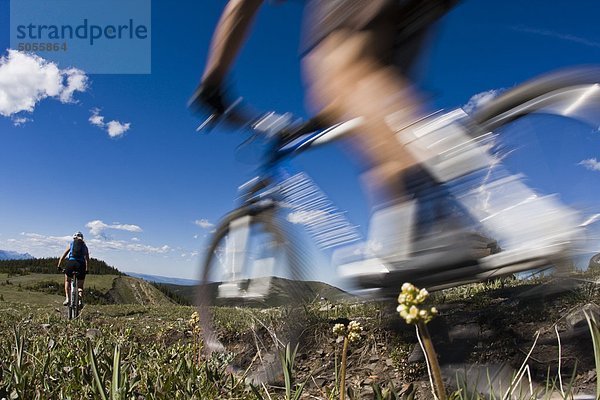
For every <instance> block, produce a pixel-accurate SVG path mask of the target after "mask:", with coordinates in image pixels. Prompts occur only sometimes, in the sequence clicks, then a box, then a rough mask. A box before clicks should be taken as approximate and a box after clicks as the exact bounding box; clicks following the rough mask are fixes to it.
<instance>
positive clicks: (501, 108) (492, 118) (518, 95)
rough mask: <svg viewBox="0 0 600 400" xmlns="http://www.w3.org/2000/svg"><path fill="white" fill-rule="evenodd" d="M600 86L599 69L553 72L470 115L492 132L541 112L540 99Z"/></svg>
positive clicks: (500, 97) (491, 101)
mask: <svg viewBox="0 0 600 400" xmlns="http://www.w3.org/2000/svg"><path fill="white" fill-rule="evenodd" d="M598 83H600V68H598V67H583V68H569V69H564V70H559V71H555V72H551V73H548V74H545V75H542V76H539V77H536V78H533V79H531V80H529V81H527V82H525V83H523V84H520V85H518V86H516V87H514V88H512V89H510V90H508V91H507V92H505V93H503V94H502V95H500V96H498V97H496V98H495V99H492V100H490V101H489V102H488V103H486V104H484V105H482V106H481V107H480V108H478V109H477V110H475V111H474V112H473V113H472V114H471V115H470V119H471V120H472V121H473V122H474V123H475V124H476V125H478V127H479V128H480V129H483V130H484V131H492V130H494V129H496V128H497V127H499V126H502V125H506V124H508V123H510V122H512V121H513V120H515V119H518V118H520V117H522V116H524V115H527V114H530V113H532V112H535V111H537V110H538V108H539V107H540V106H541V104H539V103H536V102H535V100H536V99H539V98H541V97H543V96H545V95H548V94H551V93H552V92H555V91H565V90H567V89H568V88H572V87H577V86H580V85H594V84H598ZM527 103H529V104H530V105H529V107H523V108H521V109H520V110H519V112H518V113H511V111H514V110H515V109H517V108H518V107H522V106H524V105H526V104H527ZM507 113H508V114H507Z"/></svg>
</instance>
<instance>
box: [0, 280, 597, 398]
mask: <svg viewBox="0 0 600 400" xmlns="http://www.w3.org/2000/svg"><path fill="white" fill-rule="evenodd" d="M33 275H34V274H32V275H27V276H22V277H11V278H9V279H10V280H11V281H13V280H14V281H13V284H12V285H1V286H0V294H2V295H3V296H4V301H0V315H1V316H2V318H0V399H1V398H3V397H4V398H7V399H9V398H11V395H12V396H13V398H19V399H74V400H75V399H85V398H90V399H102V398H106V399H110V400H116V399H128V400H129V399H135V400H138V399H220V398H224V399H240V400H246V399H248V400H251V399H255V398H257V397H258V396H259V395H260V396H261V397H262V398H268V397H271V398H273V399H276V398H282V396H284V393H285V389H283V388H280V389H275V388H267V389H268V392H267V391H266V390H265V389H263V388H260V391H259V393H258V395H257V393H255V392H253V391H252V389H251V388H250V387H249V386H247V385H245V384H244V382H242V381H241V380H240V378H239V377H236V376H231V375H229V374H228V373H227V372H226V369H225V368H226V363H225V361H224V360H226V358H211V359H206V358H201V359H200V360H199V357H198V355H199V352H200V350H201V346H202V343H201V341H199V340H198V339H197V337H195V336H194V333H193V330H192V327H191V326H190V325H189V322H188V320H189V319H190V316H191V314H192V313H193V312H194V310H195V309H194V308H193V307H186V306H178V305H174V304H172V303H169V302H168V300H164V301H163V300H161V299H162V298H161V297H160V296H159V295H158V294H156V293H155V292H153V291H151V290H149V289H148V288H147V287H146V286H135V285H134V283H137V281H136V280H131V278H119V282H120V283H118V284H117V285H116V286H119V285H124V286H123V288H122V289H123V290H122V292H121V294H122V295H123V296H124V297H127V296H130V297H131V299H134V300H135V298H136V296H138V297H139V296H140V295H141V293H144V296H146V297H145V299H146V300H148V299H149V300H151V301H145V302H143V303H139V302H138V303H137V304H134V303H135V302H133V301H132V304H111V305H86V307H85V308H84V309H83V311H82V314H81V317H80V318H79V319H78V320H75V321H67V320H66V319H65V317H64V312H63V311H64V308H63V307H59V306H58V302H60V301H62V297H61V296H53V295H49V294H46V293H42V292H35V291H28V290H27V289H26V287H28V286H32V285H35V284H38V283H40V282H42V283H43V282H46V281H50V280H52V279H55V280H56V279H58V282H61V280H60V279H61V276H60V275H56V276H52V275H42V274H38V275H37V276H33ZM90 278H99V280H98V281H97V284H98V285H99V286H100V285H102V284H103V283H102V282H103V281H102V279H106V281H104V286H102V287H103V288H104V289H106V290H109V289H111V288H112V281H111V284H110V285H109V284H108V282H109V280H110V279H111V278H109V277H98V276H90ZM5 279H6V276H0V283H1V282H2V280H5ZM17 279H19V280H17ZM112 279H114V276H113V277H112ZM89 282H90V283H92V284H93V280H92V279H90V281H89ZM19 283H20V284H21V289H20V291H19V287H18V284H19ZM527 284H528V283H527V282H517V281H507V282H498V281H496V282H490V283H488V284H481V285H472V286H470V287H463V288H460V289H453V290H450V291H445V292H441V293H439V294H436V296H434V297H435V299H434V300H435V305H436V306H438V305H442V304H445V305H446V310H447V311H446V315H450V319H451V321H450V323H453V322H454V319H452V317H453V316H456V317H458V316H459V313H463V312H470V313H477V314H474V316H473V319H470V320H469V321H468V322H469V323H475V322H476V323H477V324H479V325H480V327H481V330H482V331H483V330H484V329H491V328H492V327H494V326H499V327H500V328H502V329H504V328H505V326H504V325H506V324H507V322H510V323H512V321H514V319H522V320H523V321H526V322H527V323H528V324H530V325H531V326H533V327H534V328H535V329H540V328H542V327H543V326H548V325H551V324H552V323H553V322H552V321H560V320H559V319H558V318H559V317H558V315H559V314H560V312H561V310H563V311H564V310H567V309H570V307H571V305H574V304H575V303H576V302H578V301H579V300H580V299H579V297H578V296H570V295H569V296H566V297H564V298H563V299H562V300H560V299H554V298H549V299H547V300H546V301H543V302H542V305H545V306H546V307H547V308H546V309H543V310H542V311H541V312H533V311H532V310H533V309H532V308H530V306H528V305H527V304H526V303H527V302H528V301H526V300H525V299H521V300H519V301H517V302H515V301H511V297H510V296H509V295H512V294H514V293H516V292H515V291H514V288H521V286H523V287H524V288H526V285H527ZM156 292H158V293H160V292H159V291H158V290H157V291H156ZM155 295H156V296H157V297H156V298H155V297H153V296H155ZM9 296H14V297H10V298H8V297H9ZM152 299H153V300H152ZM499 299H500V300H501V302H498V300H499ZM599 300H600V299H599V298H598V296H597V292H596V291H594V293H593V295H586V296H585V301H586V302H587V301H596V302H598V301H599ZM388 303H389V304H388ZM394 308H395V301H394V300H393V299H392V300H391V301H390V302H387V303H384V304H381V303H364V304H352V303H349V302H346V303H330V302H324V301H315V302H313V303H311V304H310V305H308V306H306V307H305V308H303V312H304V313H306V315H305V318H306V319H305V320H303V323H304V326H303V327H304V328H305V329H304V330H303V334H304V335H305V337H307V338H308V339H310V340H309V345H308V346H307V347H305V348H301V349H300V350H299V353H298V356H297V357H296V361H295V362H296V363H298V365H296V368H295V371H297V372H298V374H299V375H298V378H299V379H300V380H299V382H304V381H307V386H306V388H305V389H304V392H303V396H305V395H306V396H308V395H309V394H310V395H313V396H316V397H315V398H323V397H325V398H326V397H327V396H324V395H323V393H332V392H331V390H332V388H333V387H334V386H335V366H334V365H333V360H334V357H335V356H334V353H333V352H332V349H335V348H336V343H335V340H334V339H333V338H332V335H331V327H332V325H331V322H332V321H333V320H335V319H337V318H348V319H351V320H359V321H360V322H361V324H362V325H363V326H364V329H365V335H366V337H365V338H364V340H363V341H362V342H361V343H362V345H361V347H357V348H356V349H354V350H353V352H352V354H350V358H349V360H350V362H349V366H350V369H349V371H348V374H349V375H348V377H349V379H350V380H349V382H350V386H353V387H354V389H353V390H355V389H356V388H357V387H358V384H357V383H356V381H357V379H362V378H365V376H366V375H365V374H366V373H367V372H365V371H366V370H367V367H369V368H371V366H372V365H377V364H379V363H385V362H386V361H387V362H392V363H393V364H394V367H393V368H394V372H395V373H396V374H397V376H398V375H401V376H402V382H403V383H405V384H409V383H412V382H415V381H418V382H426V379H427V378H423V376H424V374H423V372H424V369H423V367H422V366H420V367H419V366H417V367H415V366H414V365H407V364H406V358H407V356H408V354H409V353H410V349H411V347H412V346H411V344H409V343H410V342H408V341H407V338H408V336H409V335H414V330H412V329H408V328H406V327H402V326H400V322H399V318H397V315H396V318H395V319H394V318H393V317H394V314H396V313H395V311H394ZM554 309H556V310H557V311H552V312H551V310H554ZM453 312H454V314H452V313H453ZM475 315H476V317H475ZM541 316H545V317H546V318H547V319H548V320H549V321H550V322H549V323H548V324H546V325H543V323H542V322H540V318H541ZM492 317H493V318H492ZM286 318H289V316H286V315H283V314H282V313H281V310H279V309H276V308H272V309H268V310H261V309H258V308H253V309H240V308H237V307H236V308H229V307H218V308H216V320H217V322H218V325H219V326H220V329H221V332H222V333H223V334H224V335H225V336H227V337H228V338H230V339H232V340H238V341H239V340H240V338H241V337H244V336H243V333H244V332H247V331H248V330H249V329H250V328H251V326H252V325H254V324H255V321H257V320H260V322H261V323H264V324H265V325H269V326H271V325H277V324H280V323H282V321H284V320H285V319H286ZM528 321H531V322H528ZM545 322H548V321H545ZM502 329H500V330H499V331H500V332H501V333H502V332H504V330H502ZM434 341H435V338H434ZM480 344H481V345H482V346H483V347H484V351H483V352H482V353H481V355H480V354H473V356H472V357H473V359H472V362H473V364H474V365H477V364H478V361H477V357H479V356H482V355H483V353H484V352H485V356H486V357H487V356H489V354H488V352H489V351H493V349H494V348H495V346H497V344H495V342H494V341H493V340H492V339H487V338H482V339H481V343H480ZM510 346H512V347H513V350H515V351H514V354H516V355H519V351H518V349H515V347H518V348H519V349H521V350H523V349H525V350H527V347H526V346H525V345H524V344H519V345H518V346H517V345H516V344H515V343H510V344H509V345H508V347H510ZM546 346H547V345H546ZM337 347H339V346H337ZM381 349H384V350H381ZM507 350H510V349H509V348H507ZM380 351H383V352H384V353H387V356H388V358H389V359H388V360H385V359H380V357H381V355H382V353H380ZM566 352H567V348H565V354H563V356H564V358H565V361H566V360H567V357H568V356H569V354H567V353H566ZM495 354H499V353H495ZM514 354H513V355H514ZM552 357H556V355H552ZM311 360H313V361H312V364H310V363H308V362H309V361H311ZM484 362H485V361H484ZM322 367H326V369H324V370H322V371H321V372H320V374H321V375H320V376H321V378H319V377H317V376H315V378H317V379H329V380H328V381H325V383H323V386H322V387H321V388H320V389H319V390H321V391H320V392H318V391H317V389H315V387H314V385H313V381H312V380H311V377H312V375H311V374H313V373H314V372H315V370H317V369H321V368H322ZM411 368H413V369H415V371H413V372H411V370H410V369H411ZM563 368H564V366H563ZM578 368H581V367H579V366H578ZM565 371H566V370H565ZM579 371H581V373H587V372H588V370H580V369H578V372H577V373H578V374H579ZM323 377H326V378H323ZM353 382H354V383H353ZM374 385H375V386H376V387H378V388H380V389H381V388H384V389H385V390H383V389H381V390H380V392H382V393H383V392H384V391H386V390H387V391H388V392H389V393H392V392H398V391H399V386H398V385H397V382H396V383H394V382H393V381H388V380H384V379H383V378H381V379H380V380H378V381H377V382H375V383H374ZM418 385H420V383H418V384H415V387H417V386H418ZM421 386H422V387H425V389H424V390H427V389H426V388H427V384H426V383H425V384H424V385H421ZM359 389H360V388H359ZM388 389H389V390H388ZM554 389H555V388H554ZM542 390H544V388H543V387H542ZM319 393H320V394H319ZM357 393H358V392H357ZM428 394H429V395H431V393H430V392H429V393H428V392H426V391H424V392H423V391H422V392H420V396H421V397H418V398H430V397H427V395H428ZM16 396H18V397H16ZM319 396H320V397H319ZM357 396H358V394H357ZM382 396H383V395H382ZM382 396H380V397H381V398H384V397H382ZM351 398H358V397H351ZM371 398H374V397H373V396H371ZM377 398H379V397H377ZM385 398H395V397H385ZM453 398H454V399H480V397H477V396H476V395H470V394H466V392H464V393H463V394H462V395H457V394H456V393H455V396H454V397H453Z"/></svg>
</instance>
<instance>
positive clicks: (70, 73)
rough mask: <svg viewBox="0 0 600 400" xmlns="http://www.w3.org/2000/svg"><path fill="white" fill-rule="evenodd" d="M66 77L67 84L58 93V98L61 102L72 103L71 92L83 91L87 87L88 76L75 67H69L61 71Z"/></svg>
mask: <svg viewBox="0 0 600 400" xmlns="http://www.w3.org/2000/svg"><path fill="white" fill-rule="evenodd" d="M63 75H64V76H65V77H66V80H67V85H66V86H65V88H64V89H63V90H62V92H61V93H60V96H59V99H60V101H61V102H63V103H73V102H75V101H74V100H73V94H74V93H75V92H85V90H86V89H87V83H88V78H87V76H86V75H85V73H84V72H83V71H82V70H80V69H77V68H69V69H67V70H64V71H63Z"/></svg>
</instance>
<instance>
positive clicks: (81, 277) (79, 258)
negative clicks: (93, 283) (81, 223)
mask: <svg viewBox="0 0 600 400" xmlns="http://www.w3.org/2000/svg"><path fill="white" fill-rule="evenodd" d="M65 259H66V264H65V298H66V299H65V301H64V302H63V305H65V306H66V305H68V304H69V296H70V293H69V288H70V284H71V278H72V277H73V274H74V273H75V272H77V279H78V281H77V288H78V290H79V298H80V299H82V298H83V284H84V281H85V276H86V274H87V272H88V265H89V262H90V253H89V251H88V248H87V245H86V244H85V242H84V241H83V233H81V232H76V233H75V234H73V241H72V242H71V243H70V244H69V245H68V246H67V249H66V250H65V252H64V253H63V255H62V256H61V257H60V259H59V260H58V266H57V268H59V269H60V264H61V263H62V262H63V260H65Z"/></svg>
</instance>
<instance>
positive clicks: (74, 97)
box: [0, 0, 600, 278]
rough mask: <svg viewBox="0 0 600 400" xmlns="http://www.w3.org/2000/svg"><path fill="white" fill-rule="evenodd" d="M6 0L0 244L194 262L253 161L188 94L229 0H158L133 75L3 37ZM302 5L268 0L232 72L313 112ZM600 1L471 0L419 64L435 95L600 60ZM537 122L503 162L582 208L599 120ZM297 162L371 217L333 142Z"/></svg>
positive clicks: (465, 93) (0, 22) (191, 269)
mask: <svg viewBox="0 0 600 400" xmlns="http://www.w3.org/2000/svg"><path fill="white" fill-rule="evenodd" d="M10 1H18V0H10ZM10 1H9V0H0V57H3V58H2V60H1V61H0V137H1V140H2V142H1V143H2V145H1V149H2V150H1V151H0V154H1V156H0V188H1V189H0V249H3V250H13V251H19V252H29V253H30V254H32V255H34V256H37V257H50V256H54V257H56V256H59V255H60V254H61V251H62V250H63V249H64V247H65V246H66V244H67V243H68V238H69V237H70V235H71V234H72V233H73V232H74V231H77V230H81V231H82V232H84V234H85V235H86V240H87V242H88V245H89V247H90V253H91V256H92V257H96V258H100V259H103V260H105V261H106V262H108V263H109V264H111V265H114V266H116V267H117V268H119V269H121V270H124V271H134V272H140V273H148V274H155V275H164V276H176V277H183V278H194V277H196V276H197V273H198V264H199V260H200V257H201V256H202V254H203V247H204V246H205V240H206V237H207V235H208V234H210V231H211V230H212V229H213V224H215V223H217V221H218V220H219V218H220V217H221V216H222V215H223V214H225V213H226V212H227V211H228V210H230V209H231V208H232V207H233V206H234V204H235V193H236V188H237V186H239V185H240V184H241V183H243V182H244V181H245V180H247V179H249V178H251V177H252V176H253V165H252V164H251V163H249V162H248V161H249V159H251V158H252V157H250V156H249V155H248V154H244V155H237V156H236V147H237V146H238V144H239V143H240V142H241V140H242V139H243V135H241V134H239V133H237V132H229V131H226V130H224V129H219V130H216V131H213V132H212V133H210V134H207V135H201V134H198V133H196V132H195V127H196V126H197V125H198V124H199V121H200V119H199V118H198V117H195V116H193V115H191V114H190V113H189V111H188V110H187V109H186V106H185V104H186V101H187V99H188V97H189V95H190V94H191V92H192V91H193V89H194V87H195V85H196V84H197V81H198V78H199V76H200V74H201V70H202V67H203V62H204V59H205V55H206V51H207V47H208V43H209V40H210V35H211V32H212V29H213V27H214V25H215V23H216V20H217V18H218V16H219V14H220V10H221V9H222V7H223V5H224V4H225V2H224V1H216V0H196V1H188V0H181V1H178V2H177V3H176V5H174V3H173V2H167V1H156V0H155V1H152V4H151V10H152V23H151V27H150V28H151V32H150V33H151V53H152V58H151V73H150V74H139V75H136V74H92V73H88V72H86V71H85V70H82V69H81V67H80V66H78V65H66V64H65V65H63V64H54V65H53V66H54V69H53V68H52V65H50V66H49V65H48V64H40V63H39V60H38V63H37V64H36V63H33V64H32V63H31V60H32V59H33V58H32V57H31V56H29V55H27V54H24V53H16V52H14V51H13V52H10V53H9V49H10V43H11V42H10V32H9V22H10V21H9V18H10V17H9V15H10V13H9V9H10ZM301 12H302V2H301V1H289V2H286V3H283V4H281V5H272V4H266V5H265V6H264V7H263V9H262V10H261V13H260V16H259V19H258V21H257V24H256V26H255V29H254V34H253V36H252V37H251V39H250V40H249V42H248V44H247V46H246V47H245V49H244V51H243V52H242V54H241V56H240V58H239V60H238V62H237V64H236V68H235V70H234V73H233V75H232V79H231V81H232V83H233V87H234V88H235V91H236V92H237V93H238V94H240V95H243V96H244V97H245V98H246V99H247V100H248V101H249V102H250V103H251V104H253V105H255V106H256V107H258V108H261V109H265V110H269V109H274V110H277V111H282V112H283V111H291V112H293V113H294V114H296V115H299V116H306V111H305V107H304V100H303V94H302V81H301V75H300V68H299V63H298V61H299V56H298V47H299V32H300V25H301ZM599 14H600V4H599V3H598V2H596V1H592V0H585V1H579V2H568V1H564V0H555V1H552V2H548V1H540V0H530V1H527V2H523V1H519V2H518V1H516V0H507V1H503V2H496V1H487V0H477V1H476V0H467V1H464V2H463V4H461V5H460V6H458V7H457V8H456V9H455V10H453V11H452V12H451V13H450V14H449V15H448V16H447V18H446V19H445V20H444V21H443V23H442V24H441V26H440V28H439V30H438V32H437V36H436V38H435V40H434V41H433V42H432V45H431V47H430V49H429V50H428V57H427V58H426V60H425V61H424V62H423V63H422V66H421V68H420V73H419V75H420V77H421V85H422V88H423V89H424V90H425V91H426V92H427V93H428V94H429V96H430V105H431V108H432V109H438V108H452V107H456V106H462V105H464V104H466V103H467V102H468V101H469V99H470V98H471V96H473V95H475V94H478V93H482V92H488V91H490V90H503V89H507V88H510V87H512V86H514V85H516V84H518V83H519V82H522V81H524V80H526V79H529V78H532V77H534V76H536V75H539V74H541V73H543V72H546V71H550V70H553V69H557V68H561V67H565V66H571V65H580V64H598V63H599V62H600V30H599V29H598V28H597V16H598V15H599ZM28 61H29V63H28ZM9 67H10V68H9ZM11 68H12V69H11ZM15 68H16V70H17V71H19V70H20V71H25V70H26V68H32V70H31V71H32V74H28V75H27V76H28V77H31V76H33V75H34V74H35V73H39V72H40V71H43V72H44V73H45V75H44V74H42V75H40V76H44V77H45V78H44V79H46V78H48V77H53V76H54V77H59V78H60V82H61V83H60V85H61V86H60V87H58V88H56V87H53V86H52V85H48V84H47V83H48V82H45V81H44V80H43V79H41V80H35V81H32V80H31V79H28V78H23V77H22V76H20V77H19V78H18V79H17V78H15V76H16V75H15V74H14V71H15ZM72 68H76V69H77V70H73V69H72ZM27 71H29V70H27ZM11 73H12V75H11ZM68 78H71V80H70V81H69V80H68ZM15 87H16V88H17V89H18V88H22V89H23V90H17V89H15ZM6 93H10V94H11V97H6V96H5V97H4V98H3V94H4V95H6ZM32 93H33V94H32ZM32 96H33V97H32ZM32 98H33V100H32ZM26 100H30V101H31V104H30V105H29V106H23V104H26V103H23V101H26ZM539 123H540V126H541V127H542V128H541V130H536V131H531V130H528V129H524V130H523V131H525V132H529V133H525V134H519V135H517V134H514V135H513V136H511V138H510V139H509V144H510V145H511V146H514V147H515V148H518V149H520V150H518V151H516V152H515V153H514V156H513V157H511V159H510V160H509V161H508V163H509V167H510V168H511V169H513V170H518V171H524V172H525V173H526V175H527V176H528V177H529V182H530V183H531V184H532V186H534V187H536V188H537V189H539V190H540V191H542V192H544V193H559V194H561V196H562V198H563V200H564V201H565V202H567V203H569V204H572V205H575V206H577V207H580V208H583V209H584V212H585V215H593V214H594V213H598V212H600V207H599V206H598V204H597V201H596V199H597V198H599V197H600V163H599V162H598V160H600V132H599V131H598V129H597V127H595V128H592V127H587V126H583V125H577V124H563V123H561V122H560V121H558V120H553V119H550V120H543V121H539ZM528 127H529V125H528V124H525V128H528ZM585 160H587V161H585ZM296 164H297V165H298V166H300V167H302V168H306V170H307V171H308V172H309V173H310V174H311V175H312V176H313V178H314V179H315V180H316V181H317V183H318V184H319V185H320V186H321V187H322V188H323V189H324V190H325V191H326V192H327V194H328V195H330V196H331V198H332V199H333V200H334V201H335V202H336V203H337V204H338V205H339V206H340V207H341V208H343V209H347V210H348V213H349V215H350V217H351V218H352V219H353V220H354V221H355V222H356V223H357V224H359V225H360V226H362V227H363V228H364V227H365V226H366V223H367V218H368V210H367V209H366V206H365V204H364V196H363V195H362V194H361V193H360V189H359V186H358V181H357V172H356V171H357V169H356V167H355V165H353V163H352V162H351V161H349V160H348V159H346V157H345V155H344V153H343V152H342V151H341V150H340V149H339V148H337V147H334V146H330V147H327V148H323V149H318V150H315V151H313V152H310V153H307V154H305V155H303V156H301V157H299V158H298V159H297V160H296ZM332 166H335V167H332ZM598 247H600V246H598ZM599 251H600V249H599Z"/></svg>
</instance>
